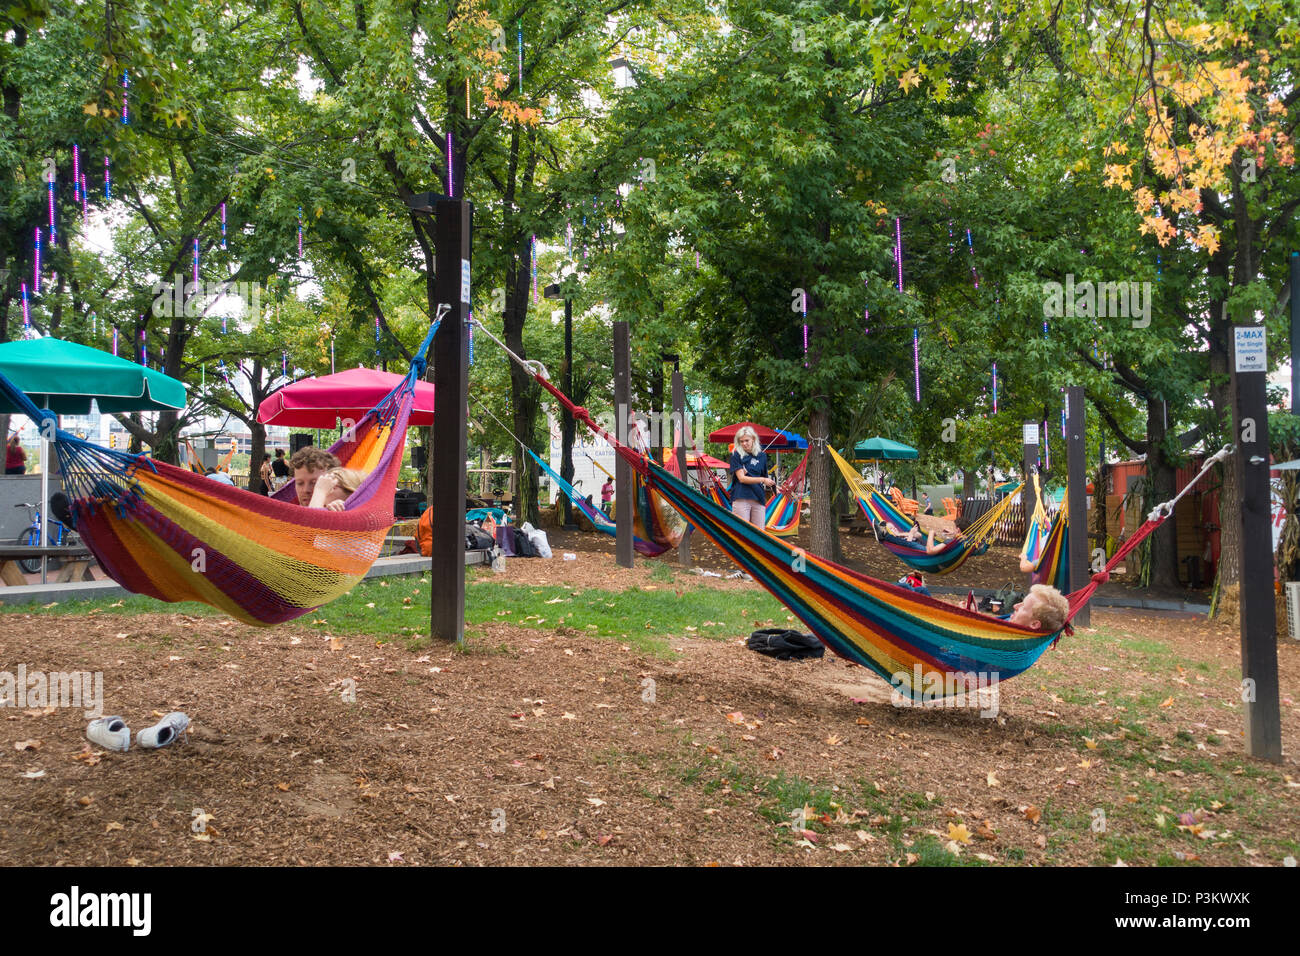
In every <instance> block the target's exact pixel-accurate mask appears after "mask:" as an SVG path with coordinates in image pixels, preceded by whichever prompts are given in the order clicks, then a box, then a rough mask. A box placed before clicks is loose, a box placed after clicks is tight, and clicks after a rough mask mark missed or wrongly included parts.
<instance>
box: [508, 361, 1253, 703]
mask: <svg viewBox="0 0 1300 956" xmlns="http://www.w3.org/2000/svg"><path fill="white" fill-rule="evenodd" d="M516 360H517V361H520V362H521V364H522V360H518V359H516ZM524 367H525V368H528V370H529V372H531V373H532V374H533V377H534V378H535V379H536V380H537V382H538V383H539V384H540V385H541V386H542V387H543V388H544V389H546V390H547V391H548V392H550V393H551V394H552V395H553V396H555V398H556V400H558V401H559V402H560V403H561V404H562V405H564V406H565V407H567V408H568V409H569V410H570V411H571V412H572V413H573V416H574V417H575V418H577V419H578V420H579V421H581V422H582V423H583V424H584V425H586V426H587V427H588V428H589V429H590V430H591V431H593V432H594V433H595V434H597V435H600V436H601V437H602V438H604V439H605V440H606V441H608V442H609V443H610V446H611V447H613V448H614V450H615V452H616V453H618V454H619V455H621V456H622V457H623V458H624V460H626V461H627V462H628V463H629V464H630V465H631V466H632V468H633V469H634V470H636V471H637V472H639V473H640V474H641V475H642V476H643V477H644V478H645V480H646V482H647V483H648V484H649V485H650V487H652V488H653V489H654V490H655V491H657V492H658V493H659V494H661V495H662V496H663V497H664V499H665V500H667V501H668V502H669V503H670V504H671V505H672V506H673V507H674V508H676V509H677V510H678V511H679V512H680V513H681V514H682V516H683V517H684V518H685V519H686V520H687V521H688V522H690V524H691V525H692V526H693V527H694V528H695V529H696V530H697V531H699V532H700V533H701V534H703V535H704V536H705V537H707V538H708V539H709V540H710V541H712V542H713V543H714V544H716V545H717V546H718V547H719V548H720V549H721V550H722V551H723V552H724V553H726V554H727V556H728V557H730V558H731V560H732V561H734V562H735V563H736V564H737V565H739V566H740V567H741V568H742V569H744V570H745V571H747V572H748V573H749V574H750V575H752V576H753V577H754V580H756V581H757V582H758V583H759V584H761V585H762V586H763V587H764V588H766V589H767V590H768V591H770V592H771V593H772V595H773V596H774V597H776V599H777V600H778V601H780V602H781V603H782V604H784V605H785V606H786V607H787V608H789V609H790V610H791V611H792V612H793V613H794V614H795V615H796V616H797V617H798V618H799V620H801V621H803V622H804V624H805V625H807V626H808V627H809V628H810V629H811V630H812V632H813V633H814V634H815V635H816V636H817V638H818V639H819V640H820V641H821V642H822V643H823V644H825V645H826V646H827V647H829V648H830V649H831V650H832V651H833V652H834V653H836V654H838V655H839V656H840V657H843V658H845V659H846V660H850V661H853V662H854V663H855V664H861V665H862V666H863V667H866V668H868V669H869V670H871V671H872V672H873V673H875V674H878V675H879V676H880V677H882V678H884V679H885V680H887V681H889V682H890V683H891V684H893V685H894V687H895V689H896V690H897V691H898V692H899V693H900V694H902V695H904V696H907V697H910V698H912V699H930V698H932V697H934V696H935V693H936V687H935V680H934V675H936V674H938V675H945V677H944V679H942V680H941V681H940V682H939V686H940V688H941V689H940V690H939V693H942V694H952V693H955V692H957V691H956V689H965V688H966V687H967V686H973V685H972V684H971V682H972V681H974V680H975V679H976V675H977V674H979V675H981V676H982V677H983V678H984V679H985V681H986V683H998V682H1000V681H1002V680H1005V679H1006V678H1008V677H1014V676H1015V675H1016V674H1019V673H1020V672H1021V671H1024V670H1025V669H1027V668H1028V667H1030V666H1031V665H1033V663H1034V662H1035V661H1037V660H1038V658H1039V656H1041V655H1042V653H1043V652H1044V651H1045V650H1047V648H1048V647H1050V646H1051V645H1053V644H1055V643H1056V641H1057V640H1058V639H1059V638H1060V635H1061V633H1062V632H1060V631H1058V632H1054V633H1050V634H1048V633H1044V632H1043V631H1040V630H1032V629H1029V628H1025V627H1021V626H1019V625H1017V624H1012V623H1010V622H1009V621H1004V620H1001V619H999V618H995V617H990V616H989V615H986V614H980V613H978V612H976V611H967V610H965V609H963V608H960V607H957V606H954V605H951V604H946V603H944V602H942V601H939V600H936V599H934V598H930V597H926V596H925V595H922V594H917V593H916V592H915V591H912V590H910V589H908V588H903V587H900V586H898V585H895V584H889V583H887V582H885V581H879V580H876V579H875V578H871V577H868V576H866V575H865V574H859V573H858V572H856V571H852V570H850V569H849V568H846V567H843V566H841V565H838V564H835V563H834V562H832V561H827V560H825V559H824V558H819V557H817V556H815V555H811V554H806V553H805V552H804V551H802V550H801V549H795V548H792V547H791V546H790V545H788V544H786V543H785V542H784V541H782V540H781V539H780V538H777V537H775V536H773V535H770V534H767V533H766V532H764V531H761V530H759V529H758V528H755V527H753V526H752V525H750V524H748V523H747V522H745V521H742V520H740V519H739V518H737V517H736V516H735V515H733V514H731V513H730V512H729V511H726V510H724V509H722V508H719V507H718V506H717V505H715V504H714V503H713V502H711V501H709V500H708V499H706V498H704V497H703V496H701V495H699V494H698V493H696V492H695V491H694V490H693V489H692V488H691V487H690V486H689V485H687V484H686V483H685V482H683V481H682V480H681V479H679V478H677V477H676V476H675V475H673V474H672V473H670V472H669V471H667V470H666V469H664V468H662V467H660V466H658V465H656V464H654V463H652V462H649V461H648V460H647V459H645V458H644V457H643V456H641V455H639V454H637V453H636V452H634V451H633V450H631V449H630V448H627V447H626V446H624V445H621V444H620V443H619V442H618V440H617V439H616V438H614V436H612V435H610V434H609V433H608V432H607V431H605V430H604V429H603V428H601V427H600V425H598V424H597V423H596V422H595V421H594V420H593V419H592V417H591V415H590V414H589V413H588V412H587V410H586V409H585V408H582V407H580V406H577V405H575V404H574V403H573V402H571V401H570V400H569V399H568V397H567V396H565V395H564V393H563V392H561V391H560V390H559V389H558V388H556V387H555V386H554V385H552V384H551V383H550V382H549V381H548V380H547V379H546V378H545V376H543V375H542V374H541V373H540V372H538V371H536V369H535V368H530V367H529V366H527V365H525V366H524ZM1229 450H1230V449H1229V448H1224V449H1223V450H1222V451H1220V452H1219V453H1218V454H1217V455H1215V456H1212V458H1211V460H1209V461H1207V462H1206V466H1205V467H1206V470H1208V469H1209V467H1210V465H1211V463H1212V462H1213V461H1217V460H1219V459H1221V458H1223V457H1225V456H1226V455H1227V454H1228V452H1229ZM1194 484H1195V482H1194V481H1193V482H1191V483H1189V484H1188V485H1187V487H1188V488H1191V487H1192V485H1194ZM1174 500H1175V501H1176V500H1177V499H1174ZM1172 513H1173V502H1169V503H1168V504H1167V505H1162V506H1160V507H1159V508H1157V509H1156V510H1155V511H1153V512H1152V513H1151V515H1150V516H1149V517H1148V519H1147V521H1146V522H1145V523H1144V524H1143V525H1142V527H1140V528H1139V529H1138V530H1137V532H1136V533H1135V534H1134V535H1133V536H1132V537H1131V538H1130V539H1129V540H1128V541H1126V542H1125V543H1124V544H1123V545H1122V546H1121V547H1120V548H1119V550H1117V551H1116V552H1115V556H1114V557H1112V558H1111V559H1110V561H1109V562H1108V563H1107V565H1106V568H1105V570H1103V571H1101V572H1099V573H1097V574H1094V575H1093V576H1092V579H1091V580H1090V581H1089V583H1088V584H1087V585H1085V586H1084V587H1083V588H1080V589H1079V590H1078V591H1077V592H1075V593H1074V594H1071V595H1068V598H1069V602H1070V614H1069V617H1073V616H1074V615H1075V614H1076V613H1077V612H1078V610H1079V609H1080V608H1082V607H1083V606H1084V605H1085V604H1086V603H1088V600H1089V598H1091V597H1092V594H1093V592H1094V591H1095V590H1096V589H1097V587H1098V586H1099V585H1100V584H1102V583H1104V582H1105V581H1106V580H1108V579H1109V577H1110V573H1109V572H1110V570H1111V568H1113V567H1114V566H1115V565H1116V564H1118V563H1119V562H1120V561H1121V560H1122V559H1123V558H1124V557H1125V556H1126V555H1127V554H1128V553H1129V552H1130V551H1132V550H1133V548H1135V547H1137V545H1138V544H1139V543H1140V542H1141V541H1142V539H1144V538H1145V537H1146V536H1147V535H1149V534H1150V533H1151V532H1152V531H1154V530H1155V529H1156V528H1157V527H1158V526H1159V525H1160V524H1161V522H1163V521H1164V520H1165V518H1166V517H1168V515H1169V514H1172ZM1062 630H1063V631H1066V632H1068V631H1069V622H1068V618H1067V622H1066V625H1065V627H1064V628H1063V629H1062ZM946 675H953V678H948V677H946Z"/></svg>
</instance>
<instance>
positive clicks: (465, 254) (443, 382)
mask: <svg viewBox="0 0 1300 956" xmlns="http://www.w3.org/2000/svg"><path fill="white" fill-rule="evenodd" d="M436 216H437V225H436V233H435V241H436V246H435V250H436V252H435V259H434V262H435V266H436V268H437V298H438V302H439V303H446V304H447V305H450V306H451V311H450V312H448V313H447V314H446V315H444V316H443V319H442V325H441V326H440V327H439V328H438V333H437V334H436V335H435V336H434V337H433V381H434V386H435V388H436V389H437V393H438V410H439V413H438V414H437V415H435V416H434V419H433V464H432V466H431V469H430V470H431V472H432V476H431V479H430V482H429V483H430V486H431V494H430V497H429V507H431V508H437V509H438V511H436V512H435V513H434V514H435V516H436V517H437V519H438V520H435V521H434V522H433V556H432V558H431V559H430V560H431V562H432V564H431V568H430V571H431V573H430V584H429V586H430V591H431V598H430V601H429V605H430V614H429V627H430V635H431V636H432V637H433V638H435V639H441V640H444V641H456V642H457V643H460V642H461V641H463V640H464V638H465V521H464V514H465V423H466V422H467V421H468V419H469V407H468V394H467V390H466V386H467V384H468V381H469V353H468V350H467V348H466V336H465V320H466V318H467V316H468V313H469V303H470V287H469V268H470V266H469V263H470V207H469V204H468V203H465V202H459V201H456V200H441V201H439V203H438V205H437V209H436Z"/></svg>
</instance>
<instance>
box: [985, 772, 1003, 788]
mask: <svg viewBox="0 0 1300 956" xmlns="http://www.w3.org/2000/svg"><path fill="white" fill-rule="evenodd" d="M985 782H987V783H988V785H989V786H990V787H1000V786H1002V781H1001V780H999V779H998V778H997V777H995V776H994V775H993V771H992V770H990V771H989V775H988V777H986V778H985Z"/></svg>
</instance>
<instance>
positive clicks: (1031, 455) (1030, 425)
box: [1020, 422, 1039, 583]
mask: <svg viewBox="0 0 1300 956" xmlns="http://www.w3.org/2000/svg"><path fill="white" fill-rule="evenodd" d="M1024 426H1025V427H1024V432H1023V441H1024V456H1023V462H1022V464H1023V465H1024V476H1025V488H1024V490H1023V491H1022V492H1021V493H1020V503H1021V505H1022V506H1023V507H1024V509H1025V531H1026V533H1027V532H1028V531H1029V522H1030V521H1032V520H1033V517H1034V505H1035V504H1036V503H1037V502H1038V495H1036V494H1034V469H1035V468H1037V467H1038V440H1039V439H1038V422H1025V423H1024ZM1026 577H1027V579H1028V581H1029V582H1030V583H1032V582H1033V575H1032V574H1030V575H1027V576H1026Z"/></svg>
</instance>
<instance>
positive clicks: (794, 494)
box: [763, 451, 808, 538]
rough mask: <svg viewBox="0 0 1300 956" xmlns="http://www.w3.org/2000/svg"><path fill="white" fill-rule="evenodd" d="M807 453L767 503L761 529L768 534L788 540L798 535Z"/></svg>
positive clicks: (806, 468)
mask: <svg viewBox="0 0 1300 956" xmlns="http://www.w3.org/2000/svg"><path fill="white" fill-rule="evenodd" d="M807 473H808V452H807V451H805V452H804V453H803V459H802V460H801V461H800V462H799V464H798V465H797V466H796V467H795V469H794V471H792V472H790V477H788V478H786V480H785V481H783V482H782V483H781V488H780V490H779V491H778V492H777V494H776V495H774V496H773V497H772V500H771V501H769V502H768V503H767V512H766V514H765V518H764V522H763V528H764V530H765V531H767V532H768V534H775V535H779V536H780V537H782V538H789V537H793V536H794V535H797V534H798V533H799V515H800V510H801V509H800V506H801V505H802V504H803V492H804V486H805V485H806V484H807Z"/></svg>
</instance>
